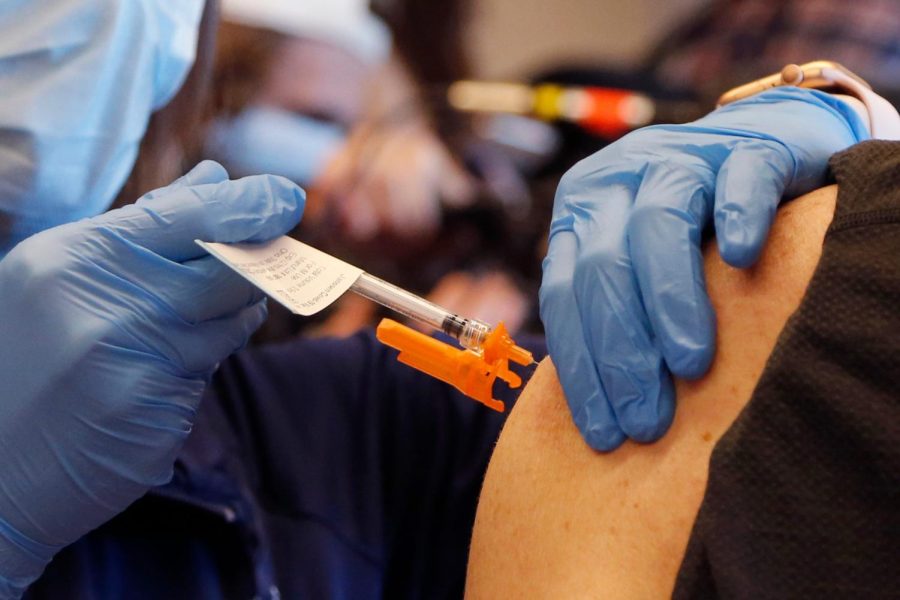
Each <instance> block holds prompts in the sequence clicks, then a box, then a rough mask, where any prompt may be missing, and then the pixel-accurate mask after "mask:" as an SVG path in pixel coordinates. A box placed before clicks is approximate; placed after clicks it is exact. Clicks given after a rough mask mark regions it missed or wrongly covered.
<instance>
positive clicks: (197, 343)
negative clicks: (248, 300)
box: [147, 300, 268, 375]
mask: <svg viewBox="0 0 900 600" xmlns="http://www.w3.org/2000/svg"><path fill="white" fill-rule="evenodd" d="M267 314H268V313H267V310H266V302H265V300H261V301H260V302H257V303H256V304H253V305H251V306H247V307H245V308H243V309H241V310H239V311H237V312H235V313H232V314H230V315H226V316H223V317H220V318H218V319H211V320H209V321H203V322H201V323H197V324H188V323H181V324H179V325H177V326H173V327H169V328H167V330H166V331H157V332H151V336H150V339H148V340H147V341H148V342H149V343H150V344H152V346H153V351H154V352H155V353H157V354H159V355H161V356H162V357H163V358H165V359H166V360H168V361H169V362H170V363H172V364H173V365H175V366H176V367H177V368H179V369H181V370H182V371H184V372H185V373H186V374H194V375H208V374H209V373H210V372H211V371H212V370H213V369H214V368H215V366H216V365H217V364H218V363H220V362H221V361H223V360H225V359H226V358H227V357H229V356H230V355H232V354H234V353H235V352H237V351H238V350H240V349H241V348H243V347H244V346H245V345H246V344H247V342H248V341H249V339H250V336H251V335H253V332H254V331H256V330H257V329H259V326H260V325H262V324H263V322H264V321H265V320H266V316H267ZM153 333H155V334H156V335H152V334H153Z"/></svg>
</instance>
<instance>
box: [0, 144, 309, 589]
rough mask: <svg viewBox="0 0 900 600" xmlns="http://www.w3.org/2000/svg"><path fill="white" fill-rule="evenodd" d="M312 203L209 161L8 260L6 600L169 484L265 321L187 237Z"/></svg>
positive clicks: (242, 284)
mask: <svg viewBox="0 0 900 600" xmlns="http://www.w3.org/2000/svg"><path fill="white" fill-rule="evenodd" d="M304 201H305V195H304V193H303V190H301V189H300V188H298V187H297V186H296V185H294V184H293V183H290V182H289V181H288V180H286V179H282V178H278V177H273V176H258V177H248V178H245V179H240V180H237V181H228V175H227V173H226V172H225V170H224V169H223V168H222V167H221V166H219V165H218V164H216V163H213V162H205V163H201V164H200V165H199V166H197V167H196V168H195V169H194V170H193V171H191V172H190V173H189V174H188V175H186V176H184V177H182V178H181V179H179V180H178V181H176V182H175V183H173V184H172V185H170V186H168V187H165V188H162V189H159V190H156V191H154V192H151V193H149V194H147V195H146V196H144V197H143V198H141V199H140V200H139V201H138V202H137V204H135V205H133V206H128V207H125V208H122V209H120V210H115V211H112V212H109V213H107V214H105V215H102V216H99V217H96V218H93V219H86V220H83V221H79V222H77V223H72V224H69V225H63V226H60V227H57V228H54V229H49V230H47V231H45V232H42V233H40V234H37V235H35V236H33V237H31V238H29V239H27V240H26V241H24V242H22V243H21V244H19V245H18V246H17V247H16V248H15V249H14V250H13V251H12V252H11V253H10V254H9V255H8V256H7V257H6V258H5V259H3V260H2V261H0V315H2V316H0V597H3V598H6V597H10V596H16V595H18V594H21V593H22V591H23V590H24V589H25V587H26V586H27V585H28V584H29V583H30V582H31V581H33V580H34V579H35V578H36V577H37V576H38V575H39V574H40V573H41V571H42V570H43V568H44V566H45V565H46V563H47V562H48V561H49V560H50V559H51V558H52V557H53V555H54V553H56V552H57V551H58V550H59V549H60V548H62V547H63V546H65V545H67V544H69V543H71V542H73V541H75V540H76V539H78V538H79V537H80V536H82V535H83V534H85V533H86V532H88V531H90V530H91V529H93V528H95V527H97V526H98V525H100V524H102V523H103V522H105V521H107V520H108V519H110V518H111V517H113V516H114V515H115V514H117V513H118V512H120V511H121V510H123V509H124V508H125V507H127V506H128V505H129V504H130V503H131V502H133V501H134V500H136V499H137V498H138V497H140V496H141V495H142V494H143V493H144V492H146V490H147V489H148V488H150V487H152V486H157V485H160V484H163V483H166V482H167V481H168V480H169V479H170V477H171V475H172V466H173V463H174V461H175V458H176V455H177V454H178V451H179V449H180V447H181V445H182V443H183V442H184V440H185V438H186V437H187V435H188V433H189V432H190V430H191V425H192V420H193V418H194V415H195V411H196V408H197V404H198V402H199V400H200V395H201V393H202V391H203V388H204V386H205V385H206V383H207V381H208V380H209V379H210V377H211V375H212V373H213V371H214V369H215V368H216V366H217V364H218V363H219V361H221V360H222V359H224V358H225V357H227V356H228V355H229V354H231V353H233V352H234V351H235V350H237V349H239V348H240V347H241V346H243V345H244V343H245V342H246V341H247V339H248V337H249V336H250V334H251V333H252V332H253V331H254V330H255V329H256V328H257V327H258V326H259V325H260V324H261V323H262V322H263V320H264V319H265V317H266V306H265V300H264V297H263V295H262V294H261V293H260V292H258V291H257V290H256V289H255V288H254V287H253V286H251V285H250V284H249V283H247V282H246V281H244V280H243V279H242V278H241V277H239V276H237V275H236V274H235V273H233V272H231V271H230V270H229V269H228V267H226V266H224V265H223V264H222V263H221V262H219V261H218V260H216V259H215V258H212V257H210V256H207V255H205V253H204V252H203V250H201V249H200V248H199V247H198V246H197V245H196V244H194V239H195V238H199V239H203V240H213V241H220V242H237V241H242V240H250V241H256V240H258V241H262V240H267V239H270V238H273V237H276V236H278V235H281V234H283V233H285V232H286V231H288V230H290V229H291V228H292V227H293V226H294V225H295V224H296V223H297V221H298V220H299V219H300V216H301V213H302V211H303V205H304Z"/></svg>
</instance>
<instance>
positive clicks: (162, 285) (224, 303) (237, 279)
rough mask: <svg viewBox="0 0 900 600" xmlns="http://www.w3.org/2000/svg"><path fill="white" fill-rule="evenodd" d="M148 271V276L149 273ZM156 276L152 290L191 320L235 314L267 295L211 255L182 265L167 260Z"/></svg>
mask: <svg viewBox="0 0 900 600" xmlns="http://www.w3.org/2000/svg"><path fill="white" fill-rule="evenodd" d="M150 268H152V266H151V267H150ZM146 275H147V276H148V278H149V276H150V273H146ZM145 279H146V278H145ZM153 279H154V280H156V281H157V282H158V284H157V285H154V286H153V287H152V288H150V289H149V291H150V293H152V294H153V295H154V296H155V297H156V298H157V299H159V300H160V301H161V302H163V303H165V304H166V305H168V306H169V307H170V308H171V310H172V311H173V312H175V313H176V314H177V315H178V316H179V317H180V318H181V319H182V320H184V321H186V322H187V323H191V324H197V323H200V322H202V321H208V320H210V319H217V318H220V317H223V316H225V315H229V314H232V313H234V312H237V311H239V310H241V309H243V308H244V307H247V306H250V305H253V304H256V303H257V302H259V301H260V300H262V299H263V298H265V294H264V293H263V292H261V291H260V290H259V289H258V288H257V287H256V286H254V285H253V284H251V283H250V282H249V281H247V280H246V279H244V278H243V277H241V276H240V275H238V274H237V273H235V272H234V271H233V270H231V268H229V267H228V266H227V265H225V263H223V262H222V261H220V260H218V259H217V258H215V257H212V256H204V257H203V258H197V259H194V260H190V261H187V262H186V263H184V264H183V265H177V264H173V263H170V262H169V263H166V266H165V268H164V269H161V270H160V272H159V276H158V277H154V278H153Z"/></svg>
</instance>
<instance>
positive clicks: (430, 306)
mask: <svg viewBox="0 0 900 600" xmlns="http://www.w3.org/2000/svg"><path fill="white" fill-rule="evenodd" d="M350 289H351V290H353V291H354V292H356V293H357V294H359V295H360V296H362V297H364V298H368V299H369V300H371V301H373V302H377V303H378V304H381V305H382V306H386V307H388V308H390V309H391V310H393V311H396V312H398V313H400V314H401V315H403V316H405V317H408V318H410V319H414V320H416V321H419V322H421V323H424V324H426V325H430V326H431V327H433V328H435V329H437V330H439V331H443V332H444V333H446V334H448V335H451V336H453V337H454V338H456V339H457V340H459V342H460V343H461V344H462V345H463V347H465V348H468V349H470V350H475V351H477V352H480V351H481V346H482V344H483V343H484V340H485V338H486V337H487V336H488V334H489V333H490V332H491V327H490V325H488V324H487V323H482V322H481V321H478V320H476V319H467V318H463V317H460V316H459V315H457V314H454V313H452V312H450V311H449V310H446V309H444V308H441V307H440V306H438V305H437V304H434V303H433V302H429V301H428V300H426V299H424V298H420V297H419V296H416V295H415V294H413V293H411V292H407V291H406V290H404V289H403V288H399V287H397V286H396V285H393V284H391V283H388V282H387V281H385V280H383V279H379V278H378V277H375V276H374V275H369V274H368V273H363V274H362V275H360V276H359V278H358V279H357V280H356V282H355V283H354V284H353V285H351V286H350Z"/></svg>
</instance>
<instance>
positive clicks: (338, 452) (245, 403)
mask: <svg viewBox="0 0 900 600" xmlns="http://www.w3.org/2000/svg"><path fill="white" fill-rule="evenodd" d="M524 345H526V346H527V347H529V349H531V350H533V351H534V352H535V353H536V358H538V359H540V358H541V356H542V355H543V354H544V350H543V341H542V340H537V339H533V340H528V341H525V342H524ZM532 370H533V369H524V370H522V371H520V372H521V373H522V374H523V375H524V376H525V377H526V378H527V376H528V375H530V374H531V372H532ZM496 388H497V389H496V392H497V393H496V394H495V395H496V396H497V397H499V398H501V399H503V400H505V401H506V402H507V403H508V404H507V407H508V408H509V407H510V406H511V405H512V403H513V402H514V401H515V396H516V395H517V394H518V391H515V392H512V391H510V390H508V389H507V388H506V387H505V386H504V385H503V384H502V383H498V384H497V385H496ZM504 419H505V415H504V414H500V413H496V412H494V411H491V410H489V409H487V408H485V407H484V406H482V405H481V404H478V403H477V402H474V401H472V400H470V399H468V398H465V397H464V396H462V395H461V394H459V393H458V392H456V391H455V390H453V389H452V388H451V387H450V386H447V385H446V384H443V383H441V382H439V381H436V380H434V379H431V378H430V377H427V376H425V375H423V374H421V373H419V372H417V371H415V370H413V369H411V368H409V367H407V366H405V365H402V364H400V363H398V362H397V361H396V352H395V351H393V350H391V349H389V348H386V347H384V346H382V345H381V344H380V343H379V342H378V341H377V340H376V339H375V337H374V335H373V333H372V332H370V331H367V332H362V333H359V334H357V335H354V336H352V337H349V338H346V339H315V340H309V339H301V340H296V341H292V342H289V343H285V344H279V345H273V346H266V347H261V348H255V349H250V350H247V351H244V352H242V353H240V354H238V355H236V356H234V357H232V358H231V359H229V360H228V361H226V362H225V363H223V365H222V367H221V368H220V370H219V371H218V372H217V374H216V376H215V377H214V379H213V381H212V383H211V385H210V386H209V388H208V391H207V394H206V398H205V399H204V402H203V405H202V410H201V413H200V415H199V418H198V421H197V424H196V426H195V429H194V432H193V433H192V434H191V437H190V438H189V440H188V443H187V445H186V446H185V448H184V450H183V452H182V454H181V457H180V458H179V461H178V463H177V464H176V469H175V477H174V479H173V480H172V482H171V483H170V484H169V485H167V486H165V487H163V488H159V489H157V490H154V491H152V492H151V493H149V494H148V495H147V496H146V497H144V498H143V499H141V500H140V501H138V502H137V503H135V504H134V505H132V507H130V508H129V509H128V510H126V511H125V512H124V513H123V514H122V515H120V516H119V517H117V518H116V519H114V520H113V521H111V522H110V523H108V524H106V525H104V526H103V527H101V528H100V529H98V530H96V531H94V532H93V533H91V534H89V535H88V536H86V537H85V538H83V539H82V540H80V541H79V542H77V543H76V544H73V545H72V546H70V547H69V548H67V549H66V550H64V551H63V552H61V553H60V554H59V555H58V556H57V557H56V558H55V559H54V560H53V562H52V563H51V564H50V566H49V567H48V569H47V571H46V572H45V574H44V576H43V577H42V578H41V579H40V580H39V581H38V582H37V583H35V585H33V586H32V588H31V589H30V590H29V592H28V594H27V596H26V597H28V598H45V597H46V598H58V597H67V598H110V597H123V598H124V597H127V598H252V597H260V598H278V597H283V598H377V597H388V598H429V599H430V598H459V597H461V596H462V592H463V584H464V577H465V570H466V560H467V553H468V545H469V538H470V536H471V530H472V524H473V521H474V517H475V507H476V503H477V499H478V492H479V490H480V487H481V482H482V478H483V476H484V471H485V469H486V467H487V463H488V459H489V458H490V454H491V451H492V449H493V446H494V443H495V441H496V439H497V436H498V434H499V431H500V427H501V426H502V424H503V421H504Z"/></svg>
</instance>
